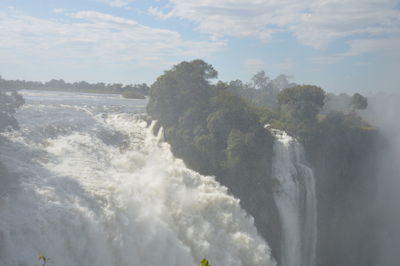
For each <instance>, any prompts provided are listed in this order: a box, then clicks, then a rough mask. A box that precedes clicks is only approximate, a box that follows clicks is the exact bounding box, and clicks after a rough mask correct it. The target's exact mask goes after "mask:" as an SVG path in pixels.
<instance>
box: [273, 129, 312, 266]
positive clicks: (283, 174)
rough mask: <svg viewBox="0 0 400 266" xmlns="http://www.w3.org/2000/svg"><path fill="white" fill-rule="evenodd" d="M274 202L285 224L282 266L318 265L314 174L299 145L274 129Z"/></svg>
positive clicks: (282, 223)
mask: <svg viewBox="0 0 400 266" xmlns="http://www.w3.org/2000/svg"><path fill="white" fill-rule="evenodd" d="M272 132H273V133H274V134H275V137H276V141H275V144H274V154H275V157H274V161H273V176H274V178H275V179H276V180H277V187H276V191H275V192H274V199H275V203H276V205H277V208H278V211H279V215H280V220H281V225H282V232H283V236H282V257H281V264H282V265H283V266H313V265H315V249H316V241H317V200H316V195H315V180H314V175H313V171H312V170H311V169H310V168H309V167H308V166H307V165H306V164H305V158H304V151H303V148H302V146H301V144H300V143H298V142H297V141H296V140H295V139H293V138H292V137H290V136H288V135H287V134H286V133H285V132H283V131H279V130H272Z"/></svg>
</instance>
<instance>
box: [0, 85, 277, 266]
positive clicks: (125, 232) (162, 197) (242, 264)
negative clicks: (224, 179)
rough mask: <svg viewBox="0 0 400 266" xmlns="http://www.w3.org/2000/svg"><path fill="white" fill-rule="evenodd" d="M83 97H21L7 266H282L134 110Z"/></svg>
mask: <svg viewBox="0 0 400 266" xmlns="http://www.w3.org/2000/svg"><path fill="white" fill-rule="evenodd" d="M31 93H32V94H34V93H33V92H31ZM37 93H39V92H37ZM49 95H50V96H51V97H50V96H49ZM78 96H79V95H78ZM78 96H76V95H75V94H72V93H71V94H67V93H65V95H61V94H57V95H56V94H51V93H47V92H42V94H41V95H36V94H35V95H26V93H25V98H26V99H27V104H26V105H25V106H24V107H23V108H22V109H21V110H20V111H19V113H18V114H17V118H18V120H19V122H20V126H21V130H20V131H18V132H7V133H3V134H1V135H0V146H1V150H0V161H1V162H2V164H1V165H0V188H1V189H0V192H1V193H0V217H1V219H0V265H1V266H28V265H37V264H38V263H39V262H38V256H39V255H43V256H45V257H47V258H49V259H50V263H49V264H48V265H57V266H71V265H73V266H88V265H96V266H139V265H143V266H189V265H193V266H194V265H198V264H199V262H200V260H201V259H202V258H203V257H206V258H207V259H209V261H210V263H211V265H213V266H214V265H215V266H225V265H229V266H254V265H265V266H270V265H271V266H273V265H275V262H274V261H273V259H272V258H271V256H270V250H269V247H268V245H267V243H266V242H265V241H264V240H263V239H262V238H261V237H260V236H259V235H258V233H257V230H256V228H255V226H254V223H253V222H254V221H253V218H252V217H249V216H248V215H247V213H246V212H245V211H244V210H243V209H241V208H240V205H239V200H238V199H235V198H233V197H232V196H230V195H228V193H227V189H226V188H225V187H223V186H221V185H220V184H219V183H218V182H216V181H215V179H214V178H213V177H209V176H202V175H200V174H198V173H196V172H194V171H192V170H189V169H188V168H186V167H185V165H184V163H183V162H182V161H181V160H178V159H176V158H174V157H173V155H172V153H171V151H170V147H169V145H168V144H167V143H165V142H164V141H163V140H162V134H161V133H160V134H159V135H158V136H154V135H153V132H152V128H151V127H149V125H148V124H147V123H146V122H145V121H143V120H141V119H140V118H138V117H136V116H135V115H134V114H131V112H130V111H129V110H128V111H129V112H128V111H126V110H127V109H129V108H131V107H130V106H134V105H135V101H128V100H123V99H118V98H115V97H114V96H107V97H109V99H108V98H107V97H105V96H90V97H89V96H88V97H87V99H83V100H82V97H81V98H78ZM141 105H143V103H141ZM137 106H138V105H137V104H136V107H137ZM139 109H140V108H139ZM142 109H143V108H142ZM2 165H3V166H4V167H5V168H6V169H3V168H4V167H3V166H2Z"/></svg>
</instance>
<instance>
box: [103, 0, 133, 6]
mask: <svg viewBox="0 0 400 266" xmlns="http://www.w3.org/2000/svg"><path fill="white" fill-rule="evenodd" d="M98 1H99V2H102V3H105V4H108V5H109V6H111V7H120V8H121V7H126V6H128V5H129V3H131V2H133V0H98Z"/></svg>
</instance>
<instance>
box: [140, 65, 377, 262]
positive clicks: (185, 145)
mask: <svg viewBox="0 0 400 266" xmlns="http://www.w3.org/2000/svg"><path fill="white" fill-rule="evenodd" d="M216 77H217V71H216V70H215V69H214V68H213V67H212V66H211V65H209V64H207V63H205V62H204V61H201V60H194V61H191V62H182V63H180V64H178V65H176V66H174V67H173V68H172V69H171V70H168V71H166V72H165V73H164V74H163V75H162V76H160V77H159V78H158V79H157V81H156V82H155V83H154V84H153V85H152V86H151V89H150V100H149V103H148V112H149V114H150V115H152V117H153V118H154V119H157V120H158V121H159V123H160V124H161V126H163V127H164V130H165V131H164V135H165V138H166V140H167V141H168V142H169V143H170V144H171V148H172V151H173V153H174V154H175V155H176V156H177V157H179V158H182V159H183V160H184V161H185V163H186V164H187V165H188V166H189V167H190V168H192V169H194V170H196V171H198V172H200V173H202V174H211V175H215V176H216V177H217V179H218V180H219V181H220V182H221V183H222V184H224V185H226V186H227V187H228V188H229V190H230V192H231V193H233V194H234V195H235V196H236V197H239V198H240V199H241V204H242V206H243V207H244V208H245V209H246V210H247V211H248V212H249V213H250V214H251V215H252V216H253V217H254V218H255V223H256V226H257V228H258V230H259V231H260V233H261V234H262V235H263V236H264V237H266V239H268V241H269V243H270V245H271V247H272V250H273V253H274V257H275V258H279V246H280V230H281V228H280V225H279V220H278V219H277V217H278V215H277V212H276V206H275V205H274V201H273V199H272V192H273V190H274V180H273V177H271V158H272V156H273V149H272V144H273V141H274V138H273V136H272V135H271V133H270V132H269V131H268V130H266V129H265V128H264V125H268V126H269V127H272V128H277V129H281V130H285V131H286V132H288V133H289V134H290V135H292V136H294V137H296V138H297V139H298V140H299V141H301V142H302V143H303V145H304V146H305V148H306V152H307V156H308V158H309V161H310V163H311V165H312V166H313V167H314V170H315V173H316V176H317V191H318V192H317V193H318V202H319V205H318V209H319V218H318V221H319V224H318V226H319V231H322V232H323V233H320V234H319V239H318V241H319V245H318V248H319V251H318V253H319V254H323V256H321V257H319V258H318V260H319V263H318V264H319V265H328V264H326V263H328V262H331V261H335V262H337V263H336V264H332V265H356V264H354V263H355V262H357V261H363V262H365V265H373V263H374V260H373V259H371V258H370V257H371V256H369V255H362V252H364V251H365V250H368V249H372V248H373V243H374V241H373V240H374V238H373V233H370V234H369V236H366V230H368V229H369V228H368V226H370V225H368V226H362V225H360V224H359V222H360V219H362V218H361V217H363V218H365V217H368V215H367V216H365V215H364V214H365V212H364V211H365V210H366V206H368V205H370V204H372V199H371V198H368V196H367V195H373V194H374V191H373V190H374V188H373V186H370V184H373V183H374V182H373V178H374V175H373V171H374V167H375V165H374V164H373V158H374V156H376V154H377V152H376V151H377V150H378V146H379V142H380V138H379V134H378V132H377V130H375V129H374V128H373V127H371V126H370V125H369V124H368V123H366V122H365V121H363V120H362V119H361V118H360V117H359V115H358V114H357V110H362V109H365V108H367V106H368V100H367V98H365V97H364V96H362V95H360V94H358V93H356V94H354V95H353V96H352V97H351V96H349V95H346V94H342V95H338V96H336V95H334V94H329V93H326V92H325V91H324V90H322V89H321V88H319V87H317V86H313V85H297V84H294V83H290V82H289V81H288V77H287V76H284V75H281V76H279V77H278V78H276V79H273V80H271V79H269V78H268V77H267V76H266V75H265V72H263V71H261V72H258V73H257V74H256V75H255V76H254V77H253V78H252V82H251V83H247V84H245V83H243V82H242V81H240V80H236V81H231V82H228V83H224V82H221V81H219V82H218V83H215V84H211V83H210V80H211V79H214V78H216ZM366 165H367V167H366ZM366 184H369V185H368V186H367V185H366ZM361 213H363V215H361ZM343 216H345V217H346V219H344V218H343ZM369 218H370V217H369ZM338 219H339V220H340V221H342V222H341V223H340V224H341V226H342V227H341V230H337V228H336V227H335V223H337V222H338ZM346 223H347V225H345V224H346ZM346 226H347V228H351V229H352V231H351V232H352V237H353V239H354V241H347V240H348V238H347V237H346V235H347V232H348V231H347V230H346V229H344V228H346ZM370 228H371V227H370ZM336 232H339V233H336ZM332 239H335V242H334V244H332ZM360 239H361V240H363V241H361V242H360ZM346 241H347V242H346ZM346 243H351V246H350V245H348V244H346ZM332 245H334V246H332ZM345 249H346V250H345ZM343 254H345V255H343ZM360 254H361V255H360ZM367 254H370V253H367ZM320 263H321V264H320Z"/></svg>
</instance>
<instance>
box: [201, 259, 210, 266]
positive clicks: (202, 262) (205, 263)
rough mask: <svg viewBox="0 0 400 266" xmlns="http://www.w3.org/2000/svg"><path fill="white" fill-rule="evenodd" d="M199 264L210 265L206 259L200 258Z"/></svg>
mask: <svg viewBox="0 0 400 266" xmlns="http://www.w3.org/2000/svg"><path fill="white" fill-rule="evenodd" d="M200 266H211V264H209V262H208V260H207V259H202V260H201V262H200Z"/></svg>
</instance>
